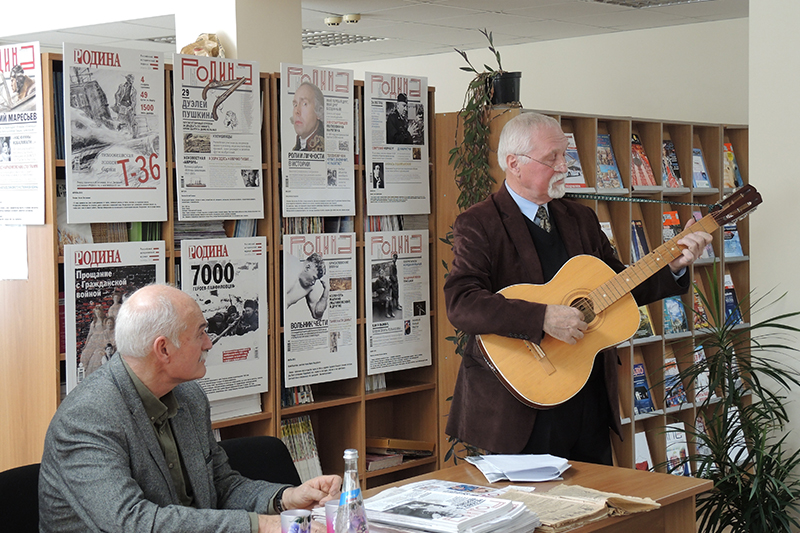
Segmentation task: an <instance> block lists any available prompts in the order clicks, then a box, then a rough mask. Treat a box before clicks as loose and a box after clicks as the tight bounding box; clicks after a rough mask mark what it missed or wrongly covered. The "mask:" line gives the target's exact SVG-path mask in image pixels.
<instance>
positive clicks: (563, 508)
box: [498, 484, 661, 533]
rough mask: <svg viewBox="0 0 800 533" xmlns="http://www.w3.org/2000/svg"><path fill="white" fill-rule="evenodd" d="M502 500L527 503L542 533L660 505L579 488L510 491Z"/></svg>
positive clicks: (642, 510)
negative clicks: (538, 521)
mask: <svg viewBox="0 0 800 533" xmlns="http://www.w3.org/2000/svg"><path fill="white" fill-rule="evenodd" d="M498 497H499V498H504V499H509V500H514V501H521V502H524V503H525V505H526V506H527V508H528V509H529V510H531V511H533V512H534V513H536V515H537V516H538V517H539V519H540V520H541V522H542V526H541V529H539V530H537V531H542V532H552V533H555V532H559V531H565V530H568V529H572V528H574V527H577V526H579V525H583V524H586V523H588V522H594V521H596V520H601V519H603V518H605V517H607V516H615V515H624V514H631V513H639V512H644V511H650V510H652V509H658V508H659V507H661V505H660V504H659V503H657V502H655V501H654V500H652V499H650V498H639V497H636V496H623V495H622V494H616V493H613V492H601V491H598V490H595V489H590V488H586V487H581V486H580V485H564V484H561V485H557V486H556V487H553V488H552V489H550V490H549V491H547V492H536V493H530V492H522V491H518V490H513V489H512V490H509V491H507V492H505V493H504V494H501V495H500V496H498Z"/></svg>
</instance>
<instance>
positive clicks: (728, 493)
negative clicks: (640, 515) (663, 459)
mask: <svg viewBox="0 0 800 533" xmlns="http://www.w3.org/2000/svg"><path fill="white" fill-rule="evenodd" d="M707 279H708V283H707V287H708V288H709V290H708V292H709V294H707V295H705V294H703V293H702V292H699V295H700V300H701V302H702V305H703V307H704V308H705V312H706V314H707V315H708V323H709V325H708V326H707V327H704V328H702V329H700V330H698V332H697V333H698V342H700V343H702V346H703V350H704V352H705V358H704V359H701V360H699V361H697V362H695V363H693V364H691V365H690V366H687V367H685V368H684V369H683V370H681V372H680V375H681V380H682V381H683V383H684V384H685V386H686V387H687V388H688V389H691V388H694V387H695V384H696V383H704V382H705V379H706V377H707V379H708V387H707V390H708V392H709V394H708V397H707V398H706V399H704V400H703V401H702V402H698V403H697V404H696V408H697V411H698V413H700V414H702V417H703V420H704V425H705V428H702V427H699V425H696V424H687V431H686V433H687V436H688V437H689V438H690V440H693V441H694V442H695V446H694V448H695V451H694V452H692V453H690V454H689V456H688V457H686V458H685V459H683V460H682V461H681V462H682V463H686V462H691V463H693V464H694V465H695V470H696V474H697V476H698V477H703V478H707V479H710V480H712V481H713V482H714V488H713V489H712V490H711V491H709V492H707V493H704V494H701V495H699V496H698V497H697V506H698V507H697V518H698V525H699V531H701V532H703V533H721V532H722V531H725V532H730V533H745V532H748V533H768V532H769V533H776V532H787V533H788V532H789V531H790V530H791V528H792V527H795V528H797V527H800V522H798V519H797V515H796V514H795V513H796V511H797V510H798V506H799V505H800V500H798V498H799V497H800V478H798V475H800V469H799V468H798V467H800V450H798V451H794V452H791V451H789V450H788V449H787V445H786V437H787V433H786V432H785V425H786V423H787V422H788V416H787V412H786V408H785V402H786V399H787V395H788V394H789V392H790V391H791V389H792V387H795V386H797V385H800V379H799V377H798V376H799V374H798V371H797V370H796V369H795V368H796V367H794V368H793V367H792V366H789V365H786V364H784V363H782V362H780V361H778V360H777V359H776V358H775V354H779V353H780V354H794V353H796V352H797V351H798V348H797V347H796V346H794V345H793V344H792V342H791V338H793V337H794V334H797V333H800V328H797V327H795V326H792V325H790V324H789V322H791V321H792V320H796V319H797V317H798V316H800V312H787V313H782V314H778V315H775V316H768V317H767V318H764V319H761V320H760V321H759V322H755V323H745V322H742V321H740V320H739V319H737V316H740V317H747V316H750V314H749V313H748V312H747V311H754V314H755V315H756V316H764V315H766V311H765V310H766V309H767V308H768V307H770V306H772V305H774V304H775V303H776V302H777V301H779V300H780V299H781V298H782V296H781V297H778V298H777V299H775V300H773V301H767V300H766V298H767V297H768V296H769V293H768V294H767V295H765V296H763V297H760V298H758V299H756V300H754V301H753V302H752V303H751V298H752V296H753V294H752V293H751V294H748V295H746V297H744V298H742V299H741V300H740V301H739V302H738V303H737V304H735V308H728V309H726V305H725V303H724V302H725V300H724V298H723V297H722V295H721V294H720V289H719V287H720V285H719V284H718V278H717V271H716V268H713V269H711V270H710V272H709V275H708V276H707ZM694 349H695V348H694V346H693V345H692V346H691V347H689V354H692V352H693V351H694ZM687 359H688V360H693V357H692V355H687Z"/></svg>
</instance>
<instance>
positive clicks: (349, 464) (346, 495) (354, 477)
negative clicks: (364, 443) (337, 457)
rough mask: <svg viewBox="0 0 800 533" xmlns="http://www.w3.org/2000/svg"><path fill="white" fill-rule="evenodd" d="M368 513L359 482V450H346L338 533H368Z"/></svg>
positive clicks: (337, 517)
mask: <svg viewBox="0 0 800 533" xmlns="http://www.w3.org/2000/svg"><path fill="white" fill-rule="evenodd" d="M368 531H369V527H368V526H367V513H366V511H365V510H364V500H363V498H362V497H361V485H359V482H358V450H353V449H348V450H345V451H344V479H343V482H342V495H341V496H340V497H339V510H338V511H337V512H336V533H368Z"/></svg>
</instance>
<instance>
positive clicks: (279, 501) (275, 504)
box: [272, 485, 289, 514]
mask: <svg viewBox="0 0 800 533" xmlns="http://www.w3.org/2000/svg"><path fill="white" fill-rule="evenodd" d="M288 488H289V486H288V485H287V486H285V487H281V488H280V489H278V492H276V493H275V497H274V498H273V499H272V508H273V509H275V514H281V513H282V512H284V511H285V510H286V509H284V508H283V493H284V491H285V490H286V489H288Z"/></svg>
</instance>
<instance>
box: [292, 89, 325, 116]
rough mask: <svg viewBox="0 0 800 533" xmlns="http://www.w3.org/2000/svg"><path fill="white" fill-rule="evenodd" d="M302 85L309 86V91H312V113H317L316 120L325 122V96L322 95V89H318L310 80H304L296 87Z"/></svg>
mask: <svg viewBox="0 0 800 533" xmlns="http://www.w3.org/2000/svg"><path fill="white" fill-rule="evenodd" d="M303 85H306V86H308V87H311V91H312V92H313V93H314V113H316V114H317V120H319V121H320V122H322V123H324V122H325V96H323V94H322V91H320V90H319V87H317V86H316V85H314V84H313V83H311V82H308V81H304V82H303V83H301V84H300V85H299V86H298V87H297V88H298V89H299V88H300V87H302V86H303Z"/></svg>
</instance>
